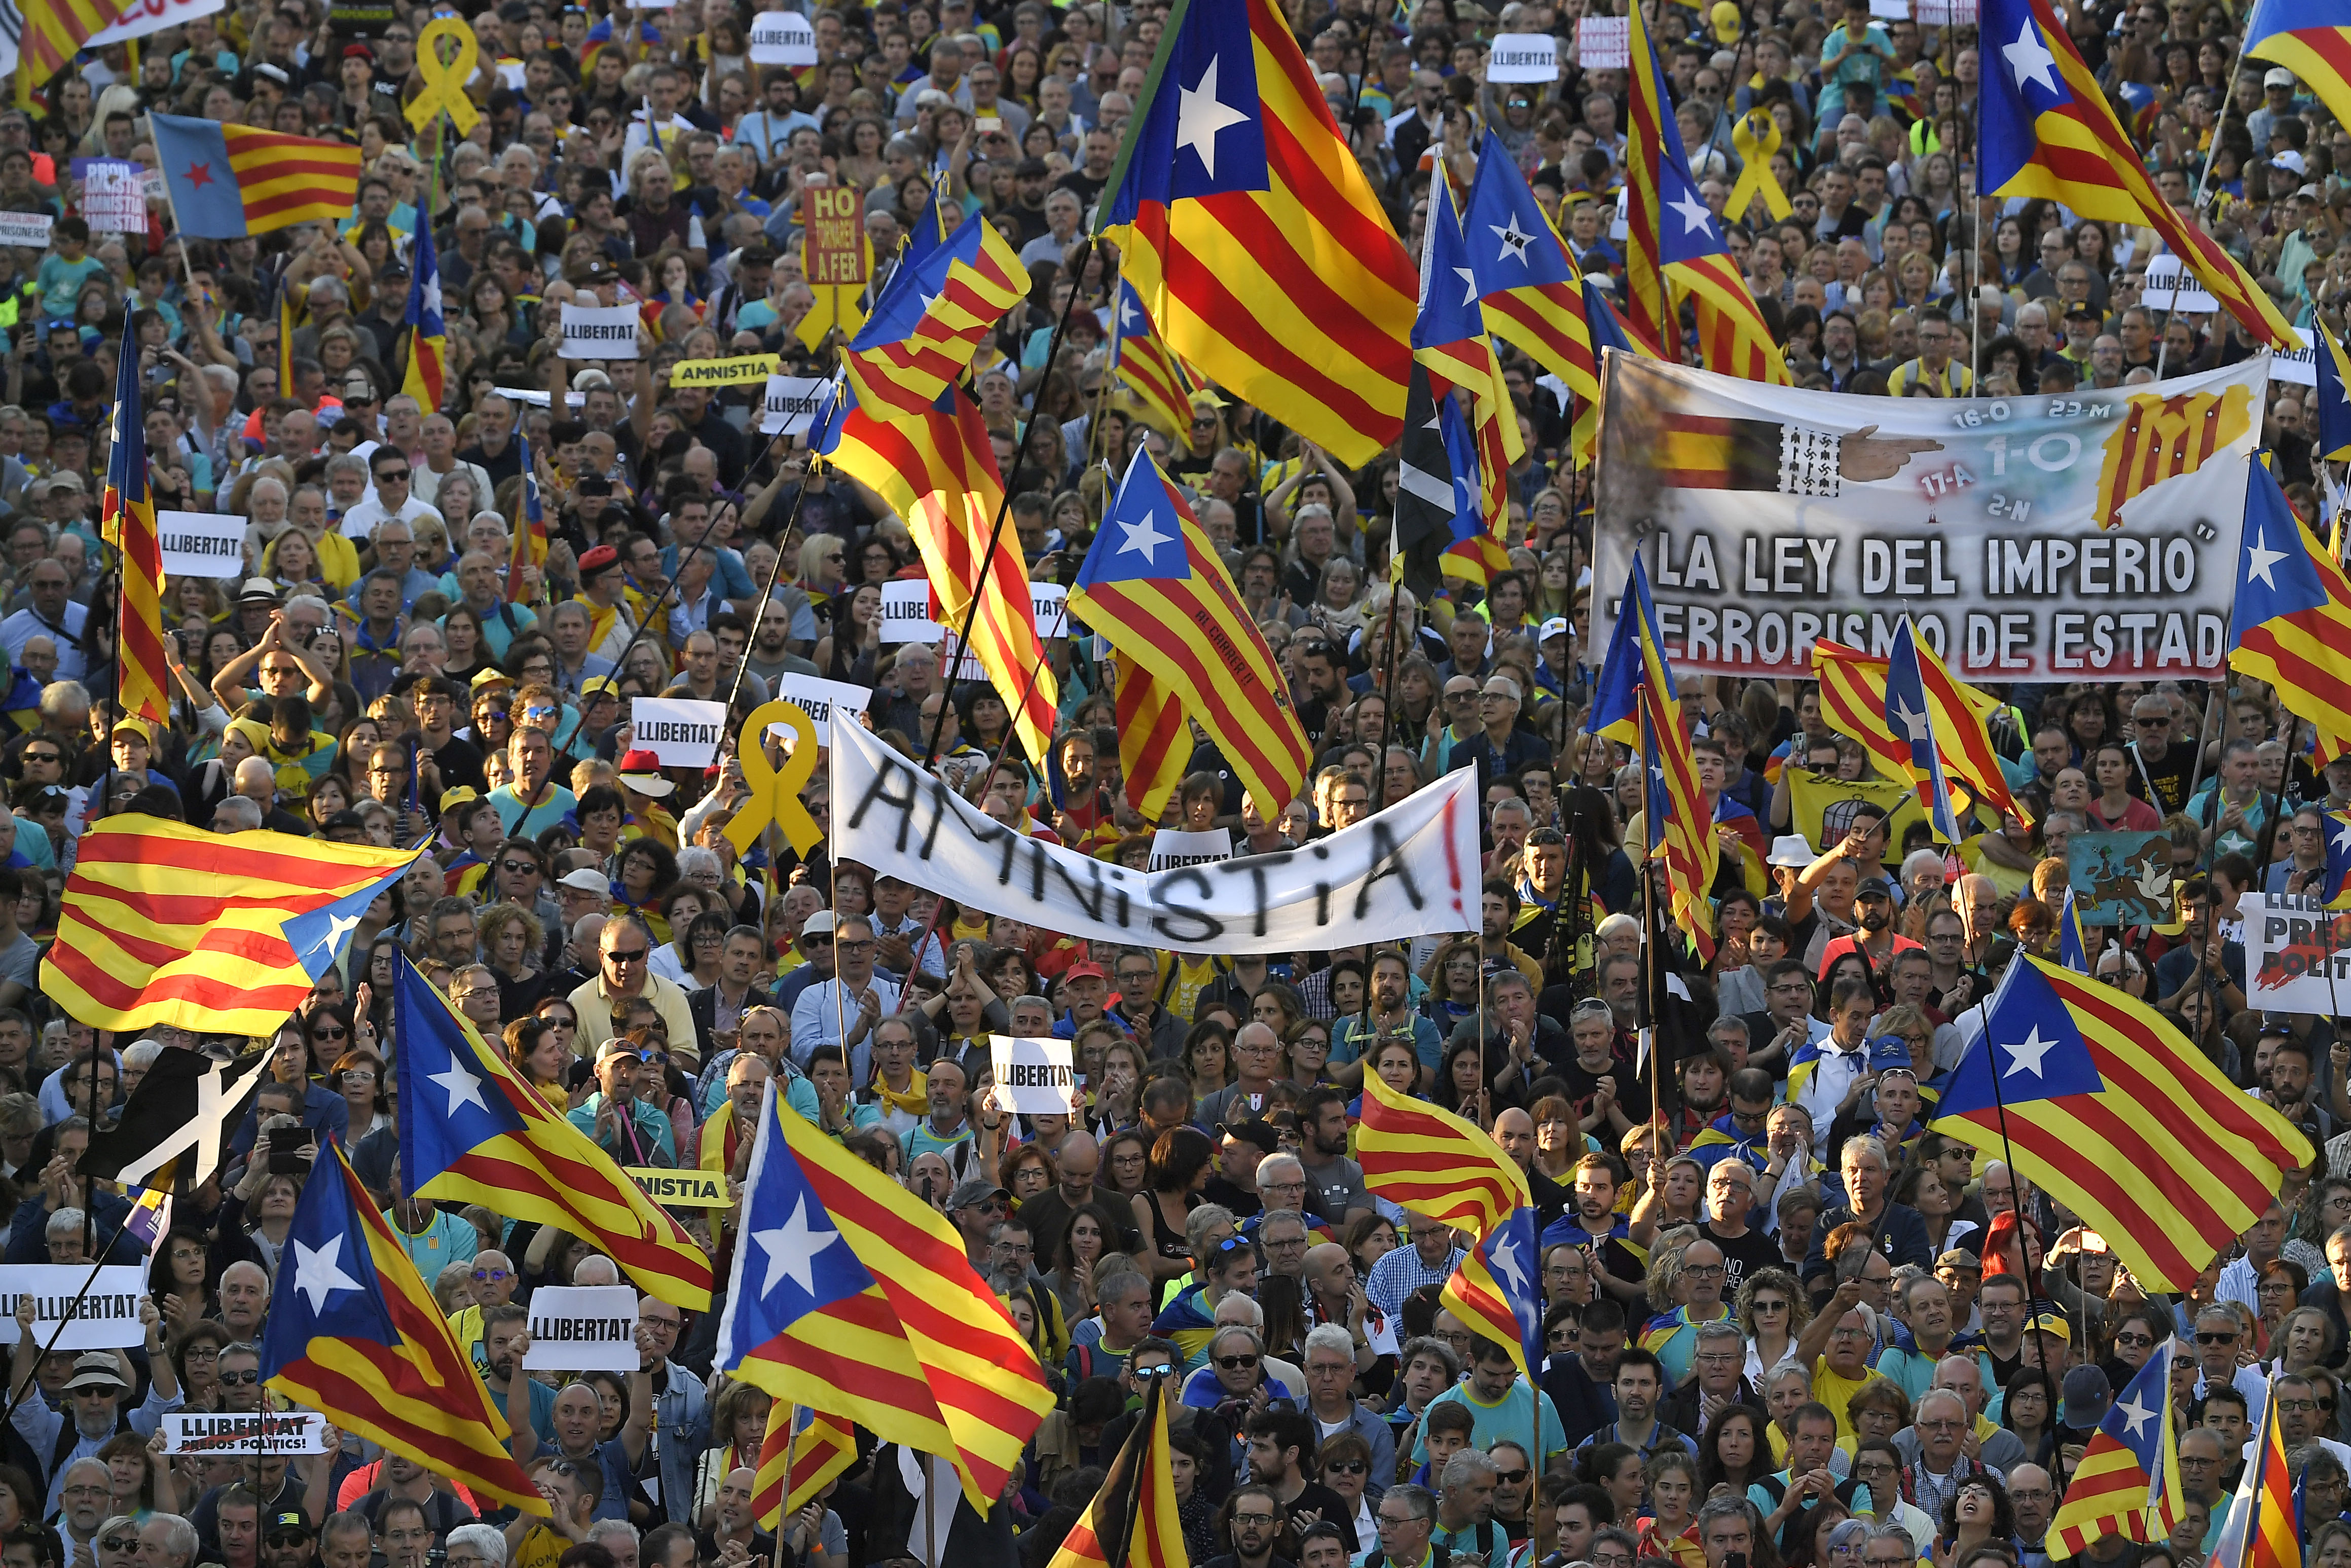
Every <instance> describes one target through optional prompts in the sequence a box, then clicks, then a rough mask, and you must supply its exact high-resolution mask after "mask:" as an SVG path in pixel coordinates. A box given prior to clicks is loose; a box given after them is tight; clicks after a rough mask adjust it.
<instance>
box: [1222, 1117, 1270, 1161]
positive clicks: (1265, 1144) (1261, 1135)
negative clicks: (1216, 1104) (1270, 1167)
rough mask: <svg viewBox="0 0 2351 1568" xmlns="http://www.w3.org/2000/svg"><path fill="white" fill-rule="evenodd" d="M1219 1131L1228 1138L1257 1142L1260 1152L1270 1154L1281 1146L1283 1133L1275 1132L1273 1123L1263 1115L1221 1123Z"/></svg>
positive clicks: (1244, 1141) (1246, 1142)
mask: <svg viewBox="0 0 2351 1568" xmlns="http://www.w3.org/2000/svg"><path fill="white" fill-rule="evenodd" d="M1217 1131H1218V1132H1219V1133H1222V1134H1224V1135H1225V1136H1227V1137H1228V1138H1238V1139H1239V1140H1240V1141H1241V1142H1242V1143H1245V1144H1255V1145H1257V1148H1258V1152H1259V1154H1263V1155H1270V1154H1272V1153H1273V1152H1274V1151H1276V1150H1277V1149H1279V1148H1280V1147H1281V1134H1279V1133H1277V1132H1275V1131H1274V1127H1273V1124H1272V1123H1270V1122H1269V1121H1267V1120H1266V1119H1265V1118H1264V1117H1262V1116H1250V1117H1249V1118H1247V1119H1245V1120H1243V1121H1238V1122H1223V1123H1219V1124H1217Z"/></svg>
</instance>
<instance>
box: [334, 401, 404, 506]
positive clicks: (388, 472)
mask: <svg viewBox="0 0 2351 1568" xmlns="http://www.w3.org/2000/svg"><path fill="white" fill-rule="evenodd" d="M343 401H344V402H374V401H375V399H373V398H372V397H368V398H355V397H352V396H346V397H345V398H344V399H343ZM387 479H397V480H399V481H400V482H401V483H402V484H403V485H405V484H407V483H408V470H407V469H405V468H379V469H377V470H376V474H375V482H376V483H377V484H379V485H381V484H382V483H383V482H384V481H385V480H387Z"/></svg>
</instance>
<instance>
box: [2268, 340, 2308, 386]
mask: <svg viewBox="0 0 2351 1568" xmlns="http://www.w3.org/2000/svg"><path fill="white" fill-rule="evenodd" d="M2270 380H2272V381H2273V382H2286V383H2287V384H2288V385H2291V386H2298V387H2314V386H2316V385H2317V384H2318V350H2316V349H2288V350H2285V351H2284V352H2283V353H2273V354H2272V355H2271V356H2270Z"/></svg>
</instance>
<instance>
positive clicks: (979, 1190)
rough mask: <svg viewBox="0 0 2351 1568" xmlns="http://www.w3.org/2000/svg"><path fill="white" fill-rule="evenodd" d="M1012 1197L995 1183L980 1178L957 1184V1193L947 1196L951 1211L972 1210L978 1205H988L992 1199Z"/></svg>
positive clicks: (975, 1177)
mask: <svg viewBox="0 0 2351 1568" xmlns="http://www.w3.org/2000/svg"><path fill="white" fill-rule="evenodd" d="M1011 1196H1012V1195H1011V1194H1010V1193H1008V1192H1007V1191H1005V1190H1004V1189H1003V1188H1002V1187H1000V1186H997V1185H996V1184H995V1183H994V1182H992V1181H988V1180H986V1179H985V1178H983V1177H980V1176H973V1177H971V1178H970V1179H969V1180H967V1181H959V1182H957V1183H956V1189H955V1191H953V1192H951V1193H949V1194H947V1207H949V1208H951V1209H954V1208H970V1207H973V1206H974V1205H976V1204H982V1203H986V1202H987V1200H988V1199H989V1198H991V1197H1011Z"/></svg>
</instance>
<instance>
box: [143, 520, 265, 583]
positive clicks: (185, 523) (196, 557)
mask: <svg viewBox="0 0 2351 1568" xmlns="http://www.w3.org/2000/svg"><path fill="white" fill-rule="evenodd" d="M155 534H156V537H157V538H158V539H160V540H161V541H162V547H163V575H164V576H166V577H243V576H244V575H245V519H244V518H243V517H232V516H229V515H228V514H226V513H225V512H158V513H156V514H155Z"/></svg>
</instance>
